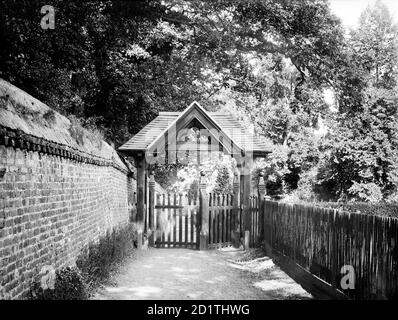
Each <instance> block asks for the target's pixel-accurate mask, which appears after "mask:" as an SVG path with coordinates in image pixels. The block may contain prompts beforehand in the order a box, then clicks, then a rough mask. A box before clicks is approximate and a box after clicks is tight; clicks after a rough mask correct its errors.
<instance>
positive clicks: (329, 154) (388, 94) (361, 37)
mask: <svg viewBox="0 0 398 320" xmlns="http://www.w3.org/2000/svg"><path fill="white" fill-rule="evenodd" d="M349 45H350V47H349V50H350V51H349V53H348V56H349V57H350V60H349V62H350V63H351V67H350V69H351V70H353V71H350V72H349V73H348V74H349V75H350V76H349V77H347V79H346V81H347V83H348V84H355V90H352V91H351V98H349V99H345V98H344V97H343V99H340V113H338V114H336V117H335V119H334V120H333V121H332V122H331V123H330V124H331V126H333V128H334V129H333V131H331V133H330V136H329V137H328V139H327V140H326V141H325V144H324V145H323V147H324V148H325V150H326V152H324V153H323V157H324V162H323V163H324V168H323V170H321V171H322V172H321V175H320V177H319V178H320V180H319V183H320V185H322V184H323V185H324V186H327V188H330V189H329V190H330V191H331V192H332V193H334V194H335V195H336V196H337V197H340V198H341V197H355V198H357V199H361V200H367V201H378V200H380V199H382V198H386V197H388V196H389V195H391V194H393V193H394V192H396V186H397V183H398V180H397V177H398V175H397V174H398V171H397V166H396V159H397V156H398V154H397V147H398V144H397V142H398V140H397V138H398V136H397V132H396V128H397V125H398V123H397V120H398V118H397V117H398V114H397V102H398V95H397V92H398V90H397V89H398V88H397V82H396V80H397V73H396V72H397V63H398V51H397V49H398V47H397V45H398V29H397V25H396V24H394V23H393V20H392V18H391V14H390V13H389V12H388V9H387V8H386V7H385V6H384V5H383V4H382V3H381V2H380V1H378V2H376V4H375V5H374V6H373V7H368V8H367V9H366V10H365V11H364V13H363V14H362V15H361V18H360V23H359V27H358V29H357V30H354V31H353V32H352V35H351V39H350V42H349ZM343 74H346V75H347V73H345V72H343ZM347 88H348V89H350V88H351V86H347ZM344 93H345V92H343V93H340V94H343V95H344ZM352 93H354V94H352Z"/></svg>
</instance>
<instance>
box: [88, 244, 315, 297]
mask: <svg viewBox="0 0 398 320" xmlns="http://www.w3.org/2000/svg"><path fill="white" fill-rule="evenodd" d="M245 255H246V256H247V252H242V251H239V250H210V251H197V250H189V249H150V250H148V251H144V252H142V253H140V254H139V256H138V257H135V258H132V259H131V260H130V261H128V262H127V263H126V265H125V266H124V267H123V268H122V270H121V271H120V273H119V274H118V275H116V276H115V277H114V279H113V281H114V283H115V286H108V287H105V288H104V289H102V290H100V291H99V292H98V294H97V295H96V296H95V297H94V299H100V300H105V299H106V300H108V299H121V300H124V299H132V300H136V299H171V300H187V299H188V300H189V299H210V300H220V299H231V300H237V299H248V300H256V299H264V300H268V299H308V298H311V296H310V295H309V294H308V293H307V292H306V291H304V289H302V288H301V286H299V285H298V284H296V283H295V282H294V281H293V280H292V279H291V278H289V277H288V276H287V275H286V274H285V273H284V272H282V271H281V270H280V269H279V268H278V267H277V266H275V265H274V264H273V263H272V260H271V259H269V258H268V257H260V258H257V259H251V260H249V261H244V262H242V261H241V260H242V259H244V260H247V258H246V259H245Z"/></svg>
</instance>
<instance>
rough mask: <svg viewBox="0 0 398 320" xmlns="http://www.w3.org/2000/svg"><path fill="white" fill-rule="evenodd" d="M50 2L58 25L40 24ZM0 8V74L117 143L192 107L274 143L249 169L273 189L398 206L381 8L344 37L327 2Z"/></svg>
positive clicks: (389, 53) (393, 58) (393, 53)
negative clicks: (226, 115)
mask: <svg viewBox="0 0 398 320" xmlns="http://www.w3.org/2000/svg"><path fill="white" fill-rule="evenodd" d="M44 4H51V5H53V6H54V8H55V29H54V30H51V29H47V30H43V29H42V28H40V20H41V18H42V16H43V14H41V12H40V8H41V6H42V5H44ZM0 6H1V8H2V10H1V12H0V43H1V45H0V77H2V78H4V79H6V80H8V81H10V82H12V83H13V84H15V85H17V86H19V87H20V88H22V89H24V90H25V91H27V92H28V93H30V94H32V95H33V96H35V97H37V98H38V99H40V100H42V101H43V102H45V103H47V104H48V105H50V106H51V107H52V108H54V109H56V110H58V111H60V112H61V113H63V114H65V115H68V116H74V117H77V118H78V119H80V121H81V122H82V124H83V125H84V126H86V127H88V128H91V129H96V130H100V131H102V133H103V135H104V137H105V139H106V140H107V141H109V142H111V143H114V144H115V145H116V146H119V145H120V144H122V143H123V142H125V141H126V140H127V139H129V138H130V137H131V136H132V135H134V134H135V133H137V132H138V131H139V130H140V129H141V128H142V127H143V126H145V125H146V124H147V123H148V122H150V121H151V120H152V119H153V118H154V117H156V115H157V113H158V112H159V111H163V110H167V111H178V110H182V109H184V108H185V107H186V106H187V105H188V104H189V103H190V102H192V101H193V100H197V101H199V102H200V103H201V104H202V105H204V106H205V107H206V108H207V109H208V110H219V109H222V110H226V111H229V112H233V113H234V114H235V115H236V116H238V117H239V118H240V119H241V121H243V122H246V123H248V124H252V125H254V127H255V129H256V132H257V133H258V134H259V135H260V136H261V137H262V139H266V140H267V141H269V143H270V144H273V145H274V147H273V149H274V150H275V151H274V153H273V154H272V155H271V156H270V157H269V158H268V159H266V160H262V161H259V162H258V163H257V164H256V168H255V173H258V172H259V171H263V172H264V173H265V174H266V176H267V178H268V189H269V192H270V194H272V195H275V196H286V195H288V197H293V199H303V200H315V199H327V200H332V199H333V200H337V199H347V198H353V199H361V200H368V201H379V200H381V199H395V193H396V186H397V184H398V171H397V170H398V168H397V164H396V163H397V162H396V159H397V158H398V157H397V142H398V140H397V139H398V137H397V101H398V94H397V92H398V90H397V72H398V67H397V61H398V29H397V25H396V24H395V23H394V20H393V18H392V16H391V14H390V13H389V12H388V9H387V8H386V7H385V6H384V5H383V4H382V2H380V1H378V2H377V3H376V4H375V6H374V7H369V8H368V9H367V10H366V11H365V12H363V14H362V15H361V18H360V21H359V26H358V28H356V29H355V30H351V31H350V32H349V33H348V32H346V31H347V30H345V29H344V28H343V26H342V24H341V22H340V21H339V19H338V18H337V17H335V16H334V15H333V14H332V13H331V11H330V8H329V3H328V1H327V0H291V1H284V0H255V1H253V0H233V1H230V0H211V1H181V0H165V1H160V0H156V1H140V2H135V1H108V0H101V1H92V2H90V1H88V2H80V1H61V0H52V1H51V3H44V2H43V1H6V0H1V1H0ZM326 93H327V94H326ZM327 95H329V96H333V99H332V101H328V99H325V96H327ZM212 165H213V167H214V166H215V167H217V164H215V163H213V164H212ZM213 167H212V168H213ZM169 169H170V168H167V169H166V170H164V171H163V176H162V173H160V174H159V178H162V180H163V181H168V177H167V175H165V172H171V171H173V170H171V171H170V170H169ZM217 169H218V172H219V175H216V176H214V177H213V178H214V179H213V180H214V181H218V182H217V183H216V184H215V187H214V188H215V190H218V191H223V190H230V185H228V183H227V182H228V181H231V172H230V170H231V168H230V167H229V165H225V166H220V165H218V167H217ZM181 170H187V169H186V168H184V169H181ZM192 170H194V169H192ZM195 170H197V168H196V169H195ZM175 172H176V171H175ZM254 176H256V175H254ZM176 183H177V184H178V183H179V185H180V186H181V185H182V184H183V182H181V181H179V182H178V181H177V180H174V181H172V182H170V185H173V184H174V187H176Z"/></svg>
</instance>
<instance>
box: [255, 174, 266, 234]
mask: <svg viewBox="0 0 398 320" xmlns="http://www.w3.org/2000/svg"><path fill="white" fill-rule="evenodd" d="M257 191H258V220H259V235H258V238H259V239H258V240H259V241H263V240H264V201H265V198H264V197H265V194H266V189H265V182H264V175H263V173H262V172H260V174H259V178H258V185H257Z"/></svg>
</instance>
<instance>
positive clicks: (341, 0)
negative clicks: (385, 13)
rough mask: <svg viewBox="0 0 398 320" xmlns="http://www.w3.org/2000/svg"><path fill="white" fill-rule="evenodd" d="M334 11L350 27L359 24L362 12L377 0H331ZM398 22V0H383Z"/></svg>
mask: <svg viewBox="0 0 398 320" xmlns="http://www.w3.org/2000/svg"><path fill="white" fill-rule="evenodd" d="M329 1H330V7H331V9H332V12H333V13H335V14H336V15H337V16H338V17H339V18H341V19H342V21H343V24H344V25H345V26H347V27H349V28H353V27H355V26H357V24H358V19H359V16H360V15H361V13H362V12H363V11H364V10H365V9H366V7H367V6H368V5H373V4H374V3H375V2H376V0H329ZM382 2H383V3H384V4H385V5H386V6H387V7H388V9H389V10H390V11H391V13H392V14H393V15H394V17H395V20H396V21H397V22H398V0H382Z"/></svg>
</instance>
